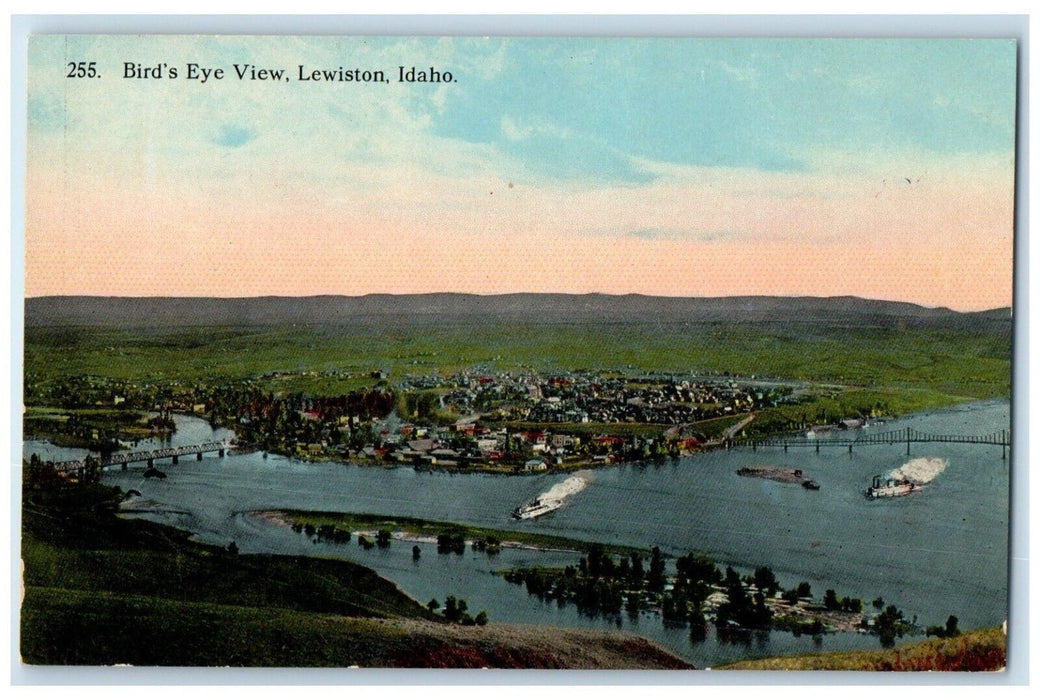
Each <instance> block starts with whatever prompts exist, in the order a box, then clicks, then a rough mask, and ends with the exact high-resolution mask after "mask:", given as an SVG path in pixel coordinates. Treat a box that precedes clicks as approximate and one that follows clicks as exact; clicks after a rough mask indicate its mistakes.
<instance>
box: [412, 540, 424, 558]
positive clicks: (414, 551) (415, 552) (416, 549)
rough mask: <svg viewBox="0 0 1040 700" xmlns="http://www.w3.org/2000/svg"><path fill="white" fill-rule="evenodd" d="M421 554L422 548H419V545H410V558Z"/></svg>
mask: <svg viewBox="0 0 1040 700" xmlns="http://www.w3.org/2000/svg"><path fill="white" fill-rule="evenodd" d="M421 555H422V550H421V549H419V545H417V544H416V545H413V546H412V560H413V561H414V560H416V559H418V558H419V557H420V556H421Z"/></svg>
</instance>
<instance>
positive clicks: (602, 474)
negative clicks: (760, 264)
mask: <svg viewBox="0 0 1040 700" xmlns="http://www.w3.org/2000/svg"><path fill="white" fill-rule="evenodd" d="M176 422H177V431H176V433H175V435H174V438H173V440H172V443H173V444H192V443H197V442H204V441H209V440H214V439H222V438H223V437H225V436H227V432H226V431H224V430H221V429H218V430H212V429H211V428H210V427H209V425H208V424H207V423H206V422H205V421H203V420H199V419H196V418H192V417H186V416H178V417H176ZM907 426H909V427H912V428H914V429H916V430H919V431H923V432H928V433H941V434H966V435H982V434H988V433H992V432H997V431H1000V430H1001V429H1005V428H1008V427H1009V426H1010V405H1009V403H1008V402H1006V401H989V402H979V403H973V404H968V405H964V406H960V407H956V408H952V409H949V410H943V411H937V412H934V413H928V414H920V415H915V416H911V417H908V418H904V419H900V420H895V421H890V422H888V423H886V424H884V425H880V426H874V427H870V428H866V429H864V430H865V431H867V432H869V431H880V430H885V431H887V430H893V429H900V428H905V427H907ZM143 446H144V445H143V444H142V448H143ZM32 452H38V453H40V454H41V455H43V456H45V457H47V458H52V459H56V458H65V457H71V456H78V455H81V454H83V452H82V451H81V450H69V449H61V448H56V447H54V446H52V445H49V444H47V443H43V442H37V441H28V442H26V443H25V445H24V453H25V455H26V456H28V455H30V454H31V453H32ZM921 457H935V458H939V459H941V460H945V462H946V468H945V469H944V470H943V471H942V472H941V473H939V474H938V475H937V476H936V477H935V478H934V479H933V480H932V481H931V482H930V483H928V484H927V485H926V486H925V487H924V490H923V491H921V492H920V493H915V494H911V495H910V496H907V497H903V498H893V499H882V500H876V501H871V500H868V499H866V498H865V497H864V495H863V493H864V490H865V489H866V487H867V486H868V485H869V484H870V480H871V478H872V477H873V476H874V475H875V474H885V473H887V472H890V471H891V470H894V469H897V468H899V467H901V466H902V465H904V464H906V463H907V462H908V461H910V460H911V459H915V458H921ZM1009 465H1010V460H1004V459H1002V458H1001V448H1000V447H999V446H992V445H989V446H986V445H959V444H945V443H943V444H935V443H931V444H914V445H912V446H911V455H910V457H908V456H907V455H906V445H905V443H904V444H896V445H878V446H863V447H857V448H856V449H855V450H854V451H853V452H852V453H851V454H850V453H849V452H848V451H847V449H845V448H839V447H823V448H821V450H820V452H819V453H817V452H816V451H815V450H813V449H812V448H805V447H800V448H791V449H790V450H789V451H788V452H786V453H785V452H784V451H783V450H782V449H777V448H768V449H760V450H758V451H757V452H753V451H752V450H750V449H740V450H733V451H729V452H726V451H718V452H711V453H705V454H699V455H696V456H691V457H685V458H682V459H678V460H668V461H664V462H661V463H651V464H625V465H617V466H611V467H605V468H601V469H597V470H596V471H594V472H592V473H591V479H590V482H589V484H588V486H587V487H586V488H585V489H584V490H582V491H580V492H579V493H576V494H574V495H573V496H571V497H570V498H569V500H568V502H567V504H566V505H565V506H564V507H563V508H561V509H559V510H557V511H555V512H553V513H551V514H549V515H546V516H543V517H541V518H538V519H536V520H527V521H520V522H518V521H516V520H513V519H512V518H511V517H510V513H511V511H512V510H513V509H514V508H515V507H516V506H517V505H519V504H521V503H524V502H526V501H528V500H530V499H532V498H534V497H535V496H537V495H539V494H541V493H544V492H545V491H547V490H549V489H550V488H551V487H552V486H553V485H555V484H558V483H560V482H561V481H563V480H564V479H565V478H567V477H566V475H560V474H544V475H537V476H492V475H485V474H465V475H461V474H450V473H445V472H429V471H416V470H414V469H412V468H408V467H398V468H391V469H383V468H373V467H358V466H354V465H350V464H338V463H320V464H315V463H305V462H299V461H295V460H291V459H287V458H284V457H278V456H275V455H270V456H268V457H264V456H263V455H262V454H259V453H254V454H244V455H229V456H227V457H225V458H223V459H220V458H217V457H216V456H215V455H214V456H207V457H206V458H204V459H203V460H202V461H196V460H195V459H194V458H193V457H192V458H183V459H181V460H180V464H177V465H171V464H169V463H168V460H166V461H164V462H163V463H162V464H158V465H157V466H159V467H160V468H161V469H162V470H163V471H165V472H166V473H167V474H168V475H169V478H167V479H166V480H165V481H159V480H155V479H144V478H143V468H142V467H141V466H138V467H137V468H134V467H131V468H130V470H128V471H125V472H124V471H120V470H119V469H118V468H117V467H116V468H110V469H109V470H108V471H106V472H105V475H104V481H105V482H106V483H109V484H113V485H117V486H120V487H122V488H123V489H126V490H129V489H136V490H138V491H140V492H141V494H142V498H143V500H145V501H147V502H150V505H149V506H148V508H147V509H146V512H144V513H142V514H141V517H147V518H148V519H151V520H155V521H157V522H163V523H167V524H171V525H175V526H177V527H180V528H183V529H186V530H189V531H191V532H193V533H194V534H195V535H196V537H197V538H198V539H199V540H201V541H205V542H209V543H213V544H219V545H226V544H228V543H229V542H231V541H235V543H236V544H237V545H238V547H239V549H240V551H242V552H243V553H248V552H273V553H291V554H301V553H302V554H312V555H321V556H338V557H344V558H349V559H351V560H353V561H356V562H358V563H360V564H363V565H365V566H369V567H371V568H373V569H375V570H376V571H378V572H379V573H380V574H382V575H383V576H385V577H386V578H388V579H390V580H392V581H394V582H395V583H396V584H397V585H398V586H399V587H400V588H401V589H403V590H404V591H406V592H407V593H409V594H410V595H412V596H413V597H414V598H416V599H417V600H419V601H422V602H425V601H427V600H429V599H430V598H437V599H438V600H441V601H442V602H443V600H444V599H445V597H446V596H448V595H455V596H457V597H461V598H464V599H465V600H466V601H467V602H468V604H469V609H470V610H471V611H473V612H474V613H475V612H477V611H480V610H486V611H487V612H488V615H489V617H490V619H491V622H492V623H494V622H510V623H525V624H539V625H558V626H570V627H592V628H620V629H626V630H630V631H632V632H636V633H638V634H642V635H644V636H647V637H650V638H652V639H655V640H657V641H659V642H661V643H663V644H664V645H666V646H667V647H669V648H670V649H672V650H673V651H674V652H675V653H677V654H678V655H680V656H682V657H683V658H685V659H687V660H689V661H690V662H691V663H693V664H695V665H697V666H700V667H705V666H714V665H717V664H720V663H724V662H726V661H729V660H735V659H740V658H746V657H750V656H771V655H775V654H781V653H798V652H804V651H813V650H833V649H857V648H867V649H871V648H877V647H878V646H879V643H878V640H877V638H876V637H872V636H868V635H863V634H852V633H846V634H835V635H825V636H823V637H822V638H818V639H816V640H813V639H811V638H808V637H794V636H792V635H790V634H787V633H780V632H771V633H768V634H761V635H757V636H755V637H753V638H752V639H750V640H743V641H739V642H733V641H730V642H724V641H722V640H720V639H717V638H716V637H715V636H714V634H713V633H712V634H711V635H710V636H709V638H708V639H707V640H705V641H702V642H692V641H690V639H689V633H688V631H687V630H685V629H681V628H679V629H676V628H672V627H669V626H667V625H665V624H663V623H662V621H661V620H660V618H659V617H658V616H657V615H654V614H648V613H644V614H642V615H639V616H637V617H635V618H633V617H630V616H629V615H627V614H623V615H622V616H621V617H620V618H615V617H607V618H605V617H587V616H583V615H581V614H579V613H578V612H577V610H576V609H575V608H574V607H573V606H571V605H558V604H556V603H543V602H541V601H539V600H538V599H537V598H535V597H533V596H529V595H528V594H527V592H526V590H525V589H524V588H523V587H521V586H515V585H512V584H509V583H507V582H506V581H505V580H504V579H502V578H501V577H500V576H496V575H494V574H493V572H494V571H495V570H498V569H503V568H509V567H514V566H519V565H525V564H543V565H549V566H551V565H564V564H568V563H571V564H574V563H577V559H578V555H576V554H574V553H563V552H538V551H530V550H516V549H512V550H511V549H506V550H503V551H502V552H501V553H500V554H498V555H496V556H494V557H488V556H487V555H486V554H479V553H475V552H471V551H469V550H467V552H466V554H464V555H455V554H446V555H438V554H437V553H436V547H435V546H433V545H430V544H421V545H420V547H421V549H422V555H421V557H420V558H419V559H418V560H417V561H413V559H412V554H411V548H412V543H410V542H407V543H406V542H394V543H393V544H392V545H391V546H390V548H388V549H372V550H368V551H364V550H362V549H361V548H360V547H359V546H358V545H357V543H356V541H352V542H351V543H349V544H340V545H331V544H314V543H312V542H311V541H310V540H309V539H308V538H307V537H306V536H305V535H302V534H297V533H294V532H292V531H291V530H288V529H287V528H283V527H279V526H277V525H273V524H270V523H269V522H267V521H264V520H262V519H260V518H256V517H254V516H252V515H250V513H251V512H252V511H258V510H268V509H279V508H285V509H289V508H291V509H301V510H322V511H343V512H357V513H381V514H386V515H397V516H414V517H420V518H426V519H431V520H446V521H453V522H461V523H469V524H474V525H483V526H489V527H495V528H502V529H513V530H530V531H532V532H544V533H552V534H558V535H565V536H568V537H573V538H577V539H582V540H587V541H597V542H607V543H622V544H630V545H640V546H651V545H658V546H660V547H661V548H662V549H663V550H664V551H665V552H666V553H667V554H671V555H677V554H682V553H685V552H687V551H690V550H698V551H703V552H707V553H709V554H711V555H712V556H714V557H715V558H716V559H717V560H718V561H719V562H720V563H721V564H723V565H726V564H730V565H733V566H734V567H735V568H737V569H738V570H741V571H748V570H750V569H751V568H753V567H755V566H761V565H769V566H771V567H772V568H773V570H774V571H775V572H776V574H777V577H778V579H779V580H780V582H781V584H782V585H783V586H784V587H786V588H789V587H791V586H793V585H795V584H797V583H799V582H800V581H808V582H809V583H810V584H811V585H812V589H813V594H814V595H815V596H817V597H821V596H822V594H823V592H824V591H825V590H826V589H828V588H833V589H834V590H835V591H837V593H838V595H839V596H846V595H848V596H852V597H856V598H861V599H863V600H864V602H865V604H866V606H867V609H868V610H870V609H871V608H870V605H869V601H871V600H873V599H874V598H876V597H878V596H880V597H882V598H884V600H885V602H886V604H889V603H891V604H895V605H896V606H898V607H899V608H900V609H902V610H903V611H904V613H905V614H906V616H907V617H908V618H909V617H912V616H917V618H918V620H919V622H920V623H921V624H922V625H930V624H944V623H945V621H946V618H947V616H949V615H951V614H953V615H956V616H957V617H958V619H959V621H960V627H961V628H962V629H970V628H976V627H982V626H995V625H999V624H1000V623H1001V622H1003V621H1004V620H1005V619H1006V617H1007V606H1008V590H1007V589H1008V501H1009ZM745 466H780V467H791V468H797V469H801V470H803V472H804V473H805V475H806V477H807V478H811V479H813V480H815V481H816V482H817V483H818V484H819V485H820V490H819V491H808V490H806V489H803V488H802V487H801V486H800V485H798V484H783V483H777V482H772V481H766V480H762V479H755V478H748V477H744V476H738V475H737V473H736V471H737V469H739V468H740V467H745Z"/></svg>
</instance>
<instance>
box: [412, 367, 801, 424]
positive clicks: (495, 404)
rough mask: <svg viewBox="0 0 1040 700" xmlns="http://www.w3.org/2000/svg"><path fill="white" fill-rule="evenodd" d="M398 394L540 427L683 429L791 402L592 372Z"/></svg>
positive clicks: (773, 391) (438, 385)
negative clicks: (431, 397) (420, 395)
mask: <svg viewBox="0 0 1040 700" xmlns="http://www.w3.org/2000/svg"><path fill="white" fill-rule="evenodd" d="M401 389H402V390H405V391H408V390H426V391H429V390H435V391H439V392H440V393H439V396H438V403H439V408H440V409H442V410H445V411H450V412H453V413H456V414H459V415H467V414H471V413H482V414H485V415H493V416H494V417H495V418H496V419H498V420H521V421H530V422H537V423H649V424H659V425H681V424H684V423H692V422H694V421H698V420H704V419H707V418H715V417H719V416H725V415H727V414H733V413H747V412H751V411H754V410H756V409H759V408H763V407H768V406H775V405H777V404H778V403H782V402H783V401H785V400H787V399H788V398H789V397H790V395H791V390H790V389H789V388H787V387H779V386H756V385H754V384H753V383H748V382H737V381H736V380H730V379H703V378H694V377H676V376H674V375H667V376H657V375H646V376H636V377H624V376H618V375H607V374H600V373H595V372H568V373H554V374H551V375H547V376H540V375H539V374H537V373H534V372H526V373H519V374H513V373H508V372H501V373H478V372H474V371H466V372H460V373H458V374H455V375H452V376H449V377H443V378H441V377H422V378H408V379H406V380H404V382H402V384H401Z"/></svg>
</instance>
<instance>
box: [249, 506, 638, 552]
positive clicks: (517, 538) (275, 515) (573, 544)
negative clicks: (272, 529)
mask: <svg viewBox="0 0 1040 700" xmlns="http://www.w3.org/2000/svg"><path fill="white" fill-rule="evenodd" d="M249 515H251V516H252V517H255V518H258V519H260V520H263V521H266V522H268V523H271V524H273V525H277V526H280V527H286V528H291V529H294V530H297V531H307V532H313V535H312V536H318V531H319V529H320V528H321V527H322V526H327V527H332V528H339V529H340V530H341V531H345V532H349V533H350V535H351V537H352V538H353V539H355V540H356V539H357V537H358V536H359V535H364V536H365V537H369V538H374V537H375V536H376V535H377V534H378V532H379V531H380V530H385V531H387V532H390V533H391V536H392V538H393V539H395V540H401V541H408V542H415V543H419V544H437V542H438V537H441V536H444V535H448V536H450V537H453V538H456V541H458V542H461V543H463V544H464V545H465V546H466V547H473V546H474V545H477V547H478V548H479V547H481V546H485V547H486V545H487V543H488V542H492V543H494V545H493V546H497V547H500V548H508V549H529V550H535V551H543V552H573V553H580V552H584V551H587V550H588V549H589V547H591V546H593V545H594V544H596V543H593V542H588V541H585V540H578V539H573V538H569V537H561V536H559V535H546V534H541V533H536V532H519V531H515V530H499V529H495V528H488V527H477V526H473V525H463V524H460V523H453V522H446V521H438V520H424V519H421V518H407V517H398V516H389V515H378V514H371V513H329V512H315V511H296V510H263V511H252V512H250V513H249ZM308 527H309V528H310V530H309V531H308V530H307V528H308ZM605 551H607V552H610V553H611V554H626V555H627V554H631V553H638V554H644V555H645V554H647V553H648V552H649V549H647V548H640V547H630V546H623V545H612V546H606V547H605Z"/></svg>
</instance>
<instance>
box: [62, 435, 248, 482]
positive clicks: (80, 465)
mask: <svg viewBox="0 0 1040 700" xmlns="http://www.w3.org/2000/svg"><path fill="white" fill-rule="evenodd" d="M229 448H230V444H229V443H227V442H203V443H200V444H197V445H180V446H179V447H161V448H159V449H156V450H140V451H137V452H113V453H112V454H111V455H109V456H108V457H101V458H100V461H101V468H102V469H104V468H105V467H111V466H114V465H116V464H118V465H119V466H120V467H122V468H123V469H126V468H127V467H128V466H129V465H131V464H136V463H138V462H146V463H147V464H148V466H149V467H153V466H155V460H157V459H170V460H172V464H177V462H178V461H179V460H180V458H181V457H184V456H185V455H192V454H193V455H195V459H197V460H200V461H201V460H202V455H204V454H206V453H207V452H216V453H217V456H218V457H223V456H224V454H225V453H226V452H227V450H228V449H229ZM85 467H86V458H84V459H78V460H69V461H66V462H55V463H54V469H55V470H57V471H58V473H59V474H80V473H82V472H83V469H84V468H85Z"/></svg>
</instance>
